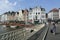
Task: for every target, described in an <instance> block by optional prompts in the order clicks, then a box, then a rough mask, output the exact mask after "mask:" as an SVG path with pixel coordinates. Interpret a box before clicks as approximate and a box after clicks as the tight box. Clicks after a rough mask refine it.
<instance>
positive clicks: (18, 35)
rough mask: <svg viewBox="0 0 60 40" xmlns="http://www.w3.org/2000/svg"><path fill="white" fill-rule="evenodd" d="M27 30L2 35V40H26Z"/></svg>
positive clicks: (0, 39)
mask: <svg viewBox="0 0 60 40" xmlns="http://www.w3.org/2000/svg"><path fill="white" fill-rule="evenodd" d="M24 37H25V30H23V29H19V30H14V31H11V32H7V33H3V34H0V40H24Z"/></svg>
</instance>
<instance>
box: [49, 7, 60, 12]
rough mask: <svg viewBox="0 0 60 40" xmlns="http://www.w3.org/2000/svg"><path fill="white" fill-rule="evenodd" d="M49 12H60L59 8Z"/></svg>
mask: <svg viewBox="0 0 60 40" xmlns="http://www.w3.org/2000/svg"><path fill="white" fill-rule="evenodd" d="M49 12H59V10H58V9H57V8H54V9H52V10H50V11H49Z"/></svg>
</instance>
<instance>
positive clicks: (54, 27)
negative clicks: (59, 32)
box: [52, 23, 56, 35]
mask: <svg viewBox="0 0 60 40" xmlns="http://www.w3.org/2000/svg"><path fill="white" fill-rule="evenodd" d="M52 30H53V34H54V35H55V34H56V25H55V23H53V29H52Z"/></svg>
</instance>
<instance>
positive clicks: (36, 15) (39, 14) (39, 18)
mask: <svg viewBox="0 0 60 40" xmlns="http://www.w3.org/2000/svg"><path fill="white" fill-rule="evenodd" d="M28 20H29V22H31V23H35V22H38V23H43V22H44V21H45V20H46V17H45V9H44V8H41V7H35V8H30V9H29V14H28Z"/></svg>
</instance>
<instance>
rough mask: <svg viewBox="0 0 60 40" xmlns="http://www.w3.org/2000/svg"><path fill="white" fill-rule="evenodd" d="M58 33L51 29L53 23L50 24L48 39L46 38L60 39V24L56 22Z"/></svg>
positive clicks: (49, 39)
mask: <svg viewBox="0 0 60 40" xmlns="http://www.w3.org/2000/svg"><path fill="white" fill-rule="evenodd" d="M56 25H57V26H56V35H53V34H52V33H51V32H50V30H51V28H52V27H53V25H52V24H51V25H50V26H49V30H48V33H47V36H46V39H45V40H60V24H56Z"/></svg>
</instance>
